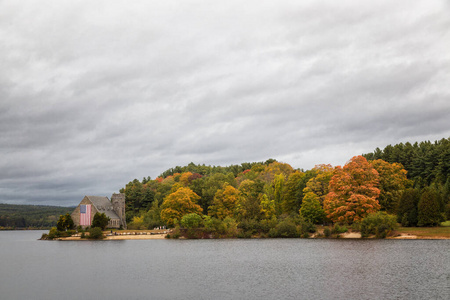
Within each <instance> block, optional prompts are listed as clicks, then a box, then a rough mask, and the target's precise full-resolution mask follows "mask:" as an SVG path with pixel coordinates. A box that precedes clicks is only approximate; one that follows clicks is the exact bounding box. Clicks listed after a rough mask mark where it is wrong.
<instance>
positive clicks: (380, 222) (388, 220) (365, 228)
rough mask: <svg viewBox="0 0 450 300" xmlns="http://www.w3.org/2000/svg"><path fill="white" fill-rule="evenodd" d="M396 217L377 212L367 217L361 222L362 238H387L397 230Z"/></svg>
mask: <svg viewBox="0 0 450 300" xmlns="http://www.w3.org/2000/svg"><path fill="white" fill-rule="evenodd" d="M396 219H397V218H396V216H394V215H389V214H387V213H386V212H377V213H374V214H370V215H368V216H367V217H365V218H364V219H363V220H362V222H361V236H362V237H367V236H369V235H370V234H375V236H376V237H377V238H385V237H386V236H387V235H388V234H389V233H390V231H392V230H395V229H396V228H397V222H396Z"/></svg>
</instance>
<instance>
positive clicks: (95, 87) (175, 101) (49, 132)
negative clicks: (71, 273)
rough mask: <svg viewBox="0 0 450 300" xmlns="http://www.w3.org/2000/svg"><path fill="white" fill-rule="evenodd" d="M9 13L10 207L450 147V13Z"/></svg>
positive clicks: (314, 7)
mask: <svg viewBox="0 0 450 300" xmlns="http://www.w3.org/2000/svg"><path fill="white" fill-rule="evenodd" d="M297 2H298V1H281V2H277V3H274V2H273V1H246V2H242V1H226V3H212V2H210V1H183V2H182V3H180V2H179V1H133V2H132V3H130V2H126V1H113V2H111V1H95V3H92V1H76V2H73V1H56V2H55V1H45V0H44V1H31V0H29V1H19V2H17V1H12V0H6V1H2V2H1V3H0V40H1V41H2V43H1V44H0V66H1V69H0V99H1V101H0V128H1V132H2V134H1V135H0V155H1V159H0V169H1V170H2V172H1V174H0V202H3V203H31V204H52V205H75V204H76V203H78V202H79V201H80V200H81V199H82V197H83V196H84V195H85V194H95V195H110V194H111V193H113V192H117V191H118V190H119V189H120V188H122V187H124V185H125V184H126V183H127V182H128V181H130V180H132V179H134V178H142V177H144V176H145V177H146V176H151V177H152V178H155V177H156V176H158V175H159V174H160V173H161V172H163V171H164V170H166V169H168V168H171V167H174V166H176V165H186V164H188V163H189V162H191V161H192V162H194V163H201V164H203V163H205V164H212V165H230V164H239V163H242V162H247V161H261V160H266V159H268V158H275V159H277V160H279V161H283V162H287V163H289V164H291V165H292V166H293V167H294V168H304V169H310V168H312V167H313V166H314V165H315V164H319V163H331V164H333V165H342V164H344V163H345V162H346V161H347V160H348V159H350V158H351V157H352V156H354V155H358V154H361V153H366V152H371V151H372V150H373V149H374V148H375V147H380V148H383V147H384V146H386V145H388V144H395V143H399V142H407V141H411V142H414V141H422V140H435V139H440V138H443V137H445V138H447V137H449V136H450V127H449V121H448V120H449V117H450V101H449V95H450V51H448V49H450V30H449V28H450V4H449V2H448V1H429V0H428V1H414V2H411V1H395V3H393V2H392V1H376V2H375V1H373V2H372V3H367V2H364V3H361V2H360V1H340V2H339V3H336V2H335V1H319V2H318V1H302V2H301V3H297Z"/></svg>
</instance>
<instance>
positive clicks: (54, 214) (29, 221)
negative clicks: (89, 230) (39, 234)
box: [0, 204, 75, 229]
mask: <svg viewBox="0 0 450 300" xmlns="http://www.w3.org/2000/svg"><path fill="white" fill-rule="evenodd" d="M74 209H75V208H74V207H61V206H45V205H16V204H0V229H14V228H49V227H53V226H56V222H57V221H58V218H59V216H60V215H64V214H66V213H68V212H69V213H71V212H72V211H73V210H74Z"/></svg>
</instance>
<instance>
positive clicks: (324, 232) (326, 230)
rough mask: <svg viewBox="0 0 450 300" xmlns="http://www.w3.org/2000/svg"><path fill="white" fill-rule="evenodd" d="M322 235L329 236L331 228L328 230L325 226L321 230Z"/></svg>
mask: <svg viewBox="0 0 450 300" xmlns="http://www.w3.org/2000/svg"><path fill="white" fill-rule="evenodd" d="M323 235H324V236H325V237H330V236H331V230H330V228H328V227H326V228H325V229H324V230H323Z"/></svg>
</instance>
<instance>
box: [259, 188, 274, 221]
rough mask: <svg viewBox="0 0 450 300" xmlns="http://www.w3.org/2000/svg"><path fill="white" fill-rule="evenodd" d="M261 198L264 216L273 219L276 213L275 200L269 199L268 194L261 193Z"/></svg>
mask: <svg viewBox="0 0 450 300" xmlns="http://www.w3.org/2000/svg"><path fill="white" fill-rule="evenodd" d="M259 198H260V201H259V202H260V206H261V213H262V215H263V217H264V218H265V219H267V220H270V219H272V218H273V217H274V216H275V215H276V209H275V200H273V199H272V200H271V199H269V197H267V195H266V194H260V196H259Z"/></svg>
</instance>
